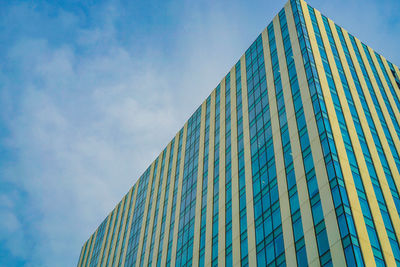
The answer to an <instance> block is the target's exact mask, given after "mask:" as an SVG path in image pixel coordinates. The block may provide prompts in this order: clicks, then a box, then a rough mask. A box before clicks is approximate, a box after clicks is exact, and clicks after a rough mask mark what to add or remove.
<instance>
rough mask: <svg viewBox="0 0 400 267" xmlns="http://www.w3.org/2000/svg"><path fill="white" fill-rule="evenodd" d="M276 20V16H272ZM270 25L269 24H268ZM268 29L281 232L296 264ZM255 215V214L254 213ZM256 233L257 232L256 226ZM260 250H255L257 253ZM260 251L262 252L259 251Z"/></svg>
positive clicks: (267, 57) (267, 55) (267, 64)
mask: <svg viewBox="0 0 400 267" xmlns="http://www.w3.org/2000/svg"><path fill="white" fill-rule="evenodd" d="M274 20H275V21H276V20H277V17H275V18H274ZM270 25H271V24H270ZM268 40H269V37H268V31H267V28H266V29H265V30H264V31H263V33H262V41H263V50H264V62H265V71H266V73H267V75H266V80H267V88H270V90H269V91H268V99H269V105H270V112H271V129H272V136H273V137H274V138H273V146H274V154H275V159H276V173H277V180H278V191H279V204H280V210H281V216H282V232H283V240H284V245H285V258H286V264H287V265H288V266H294V265H296V251H295V247H294V239H293V229H292V220H291V216H290V204H289V196H288V191H287V182H286V174H285V165H284V159H283V151H282V145H281V136H280V127H279V120H278V107H277V104H276V95H275V90H272V88H274V87H275V86H274V78H273V76H272V75H271V74H272V73H273V71H272V63H271V56H270V46H269V43H268ZM256 216H257V215H256ZM256 234H258V231H257V227H256ZM259 253H260V252H258V251H257V254H259ZM261 253H262V252H261ZM260 258H261V259H262V256H257V259H258V260H257V263H258V264H259V265H260V264H261V262H260Z"/></svg>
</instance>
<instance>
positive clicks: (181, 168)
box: [170, 123, 188, 266]
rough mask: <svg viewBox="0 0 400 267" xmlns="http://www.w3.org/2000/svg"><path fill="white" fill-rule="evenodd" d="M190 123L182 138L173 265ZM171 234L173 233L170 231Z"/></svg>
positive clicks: (172, 262)
mask: <svg viewBox="0 0 400 267" xmlns="http://www.w3.org/2000/svg"><path fill="white" fill-rule="evenodd" d="M187 128H188V123H185V126H184V130H183V139H182V152H181V153H182V156H181V160H180V165H179V183H178V192H177V193H178V194H177V202H176V212H175V224H174V225H175V226H174V231H173V232H172V237H173V241H172V248H171V266H175V262H176V247H177V242H178V227H179V219H180V218H179V217H180V216H179V215H180V214H179V213H180V207H181V196H182V180H183V168H184V162H185V156H186V139H187V138H186V136H187V131H188V129H187ZM170 234H171V233H170Z"/></svg>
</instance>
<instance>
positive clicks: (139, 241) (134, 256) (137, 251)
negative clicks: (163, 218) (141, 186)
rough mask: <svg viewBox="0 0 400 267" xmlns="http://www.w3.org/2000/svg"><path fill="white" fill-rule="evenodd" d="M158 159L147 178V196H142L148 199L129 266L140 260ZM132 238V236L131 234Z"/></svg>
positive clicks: (145, 201)
mask: <svg viewBox="0 0 400 267" xmlns="http://www.w3.org/2000/svg"><path fill="white" fill-rule="evenodd" d="M158 159H159V158H157V159H156V160H155V161H153V163H152V164H151V167H150V173H149V174H148V176H147V180H148V183H146V185H145V187H146V191H145V192H143V193H144V194H145V195H141V197H143V196H146V197H145V199H144V206H142V207H143V210H142V214H140V215H141V222H140V223H139V225H138V226H139V229H136V230H139V232H136V233H134V235H135V239H132V241H134V240H135V241H134V242H137V243H136V244H135V247H134V254H132V256H130V257H129V258H128V262H127V264H128V266H129V265H132V266H133V265H135V264H136V263H137V262H138V259H139V260H140V256H141V251H142V246H143V236H144V233H145V224H146V218H147V213H148V212H149V202H150V198H151V197H152V196H151V187H152V186H153V184H154V183H155V182H156V181H155V180H154V172H156V171H157V170H155V168H156V167H157V166H156V163H157V160H158ZM142 203H143V202H142ZM137 215H139V214H137ZM135 223H136V222H135ZM131 236H132V234H131ZM136 238H137V239H136ZM136 240H137V241H136ZM130 243H131V242H130Z"/></svg>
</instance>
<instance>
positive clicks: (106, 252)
mask: <svg viewBox="0 0 400 267" xmlns="http://www.w3.org/2000/svg"><path fill="white" fill-rule="evenodd" d="M120 203H121V202H120ZM120 203H119V204H118V205H117V206H116V207H115V208H114V219H113V223H112V225H111V227H110V229H109V230H108V231H109V233H110V235H109V238H108V240H107V244H106V247H105V250H104V255H103V258H104V262H103V264H101V265H102V266H105V265H106V264H107V259H108V257H109V255H110V253H111V251H112V249H113V247H112V244H111V242H114V240H113V236H114V227H115V226H116V225H118V222H119V220H120V219H119V217H120V213H121V206H120ZM118 207H119V208H118Z"/></svg>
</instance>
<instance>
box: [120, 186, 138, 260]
mask: <svg viewBox="0 0 400 267" xmlns="http://www.w3.org/2000/svg"><path fill="white" fill-rule="evenodd" d="M138 187H139V181H137V182H136V187H135V192H133V188H132V189H131V190H132V194H134V195H133V200H132V204H131V205H132V211H131V216H130V218H129V221H128V222H127V223H128V230H127V232H126V233H125V235H126V238H127V239H126V243H125V247H124V251H123V254H121V256H120V257H122V261H121V266H124V264H125V260H126V253H127V250H128V244H129V236H130V233H131V228H132V219H133V213H134V212H135V205H136V198H137V194H138Z"/></svg>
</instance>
